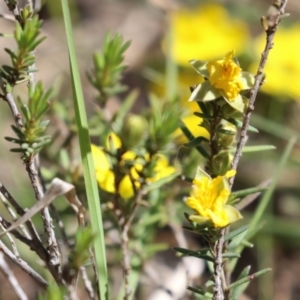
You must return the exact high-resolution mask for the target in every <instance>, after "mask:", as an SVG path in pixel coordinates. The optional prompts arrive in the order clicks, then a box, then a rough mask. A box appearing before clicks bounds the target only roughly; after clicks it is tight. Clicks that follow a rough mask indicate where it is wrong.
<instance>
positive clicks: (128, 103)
mask: <svg viewBox="0 0 300 300" xmlns="http://www.w3.org/2000/svg"><path fill="white" fill-rule="evenodd" d="M137 97H138V91H137V90H133V91H131V92H130V94H129V95H128V96H127V97H126V99H125V100H124V101H123V102H122V104H121V106H120V108H119V110H118V113H117V114H116V116H115V119H114V121H113V124H112V128H113V130H114V131H115V132H116V133H119V132H120V131H121V129H122V126H123V121H124V118H125V116H126V114H127V113H128V112H129V111H130V109H131V108H132V105H133V104H134V103H135V101H136V99H137Z"/></svg>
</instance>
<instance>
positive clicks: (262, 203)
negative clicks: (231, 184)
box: [229, 137, 296, 271]
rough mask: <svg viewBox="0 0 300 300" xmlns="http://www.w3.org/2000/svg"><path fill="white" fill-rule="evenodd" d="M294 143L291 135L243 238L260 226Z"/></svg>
mask: <svg viewBox="0 0 300 300" xmlns="http://www.w3.org/2000/svg"><path fill="white" fill-rule="evenodd" d="M295 143H296V137H292V138H290V140H289V142H288V144H287V146H286V148H285V150H284V153H283V155H282V157H281V159H280V161H279V164H278V167H277V169H276V171H275V175H274V177H273V179H272V181H271V184H270V186H269V188H268V190H267V191H266V192H265V193H264V195H263V197H262V199H261V201H260V203H259V206H258V207H257V209H256V211H255V214H254V216H253V218H252V220H251V222H250V229H249V231H248V232H247V234H246V237H245V239H247V240H248V239H250V238H251V237H253V236H254V235H255V233H256V232H257V230H258V229H259V228H260V226H261V225H260V224H259V222H260V220H261V217H262V215H263V214H264V212H265V209H266V207H267V205H268V203H269V201H270V200H271V197H272V194H273V192H274V190H275V187H276V185H277V183H278V180H279V177H280V175H281V172H282V170H283V168H284V166H285V164H286V162H287V160H288V158H289V156H290V154H291V151H292V149H293V146H294V145H295ZM243 249H244V246H240V247H238V249H237V250H236V252H237V253H241V252H242V251H243ZM236 263H237V260H232V261H231V262H230V265H229V270H231V271H233V270H234V268H235V265H236Z"/></svg>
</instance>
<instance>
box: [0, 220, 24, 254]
mask: <svg viewBox="0 0 300 300" xmlns="http://www.w3.org/2000/svg"><path fill="white" fill-rule="evenodd" d="M0 228H1V230H3V231H4V230H5V229H6V228H5V226H3V224H2V220H1V217H0ZM6 236H7V238H8V240H9V242H10V244H11V248H12V251H13V254H14V256H15V257H16V258H17V259H19V258H20V254H19V251H18V249H17V246H16V243H15V241H14V239H13V238H12V236H11V234H10V233H8V234H7V235H6Z"/></svg>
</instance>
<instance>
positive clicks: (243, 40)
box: [170, 4, 249, 65]
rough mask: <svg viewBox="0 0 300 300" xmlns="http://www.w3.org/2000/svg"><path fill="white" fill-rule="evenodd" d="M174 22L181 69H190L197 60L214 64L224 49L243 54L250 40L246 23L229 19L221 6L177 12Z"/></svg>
mask: <svg viewBox="0 0 300 300" xmlns="http://www.w3.org/2000/svg"><path fill="white" fill-rule="evenodd" d="M170 22H171V24H170V26H171V29H172V36H173V45H172V49H171V55H172V57H173V59H174V61H176V62H177V63H178V64H180V65H188V61H189V60H190V59H193V58H200V57H201V59H203V60H210V59H214V58H216V57H220V56H221V55H222V54H223V53H224V52H223V51H224V49H236V50H237V52H238V53H240V52H242V51H243V50H244V49H245V48H246V47H247V41H248V40H249V31H248V29H247V27H246V25H245V23H243V22H241V21H239V20H237V19H235V18H233V17H232V16H229V14H228V12H227V11H226V9H225V8H224V7H223V6H221V5H218V4H206V5H202V6H199V7H198V8H196V9H193V10H182V9H181V10H178V11H175V12H173V13H172V15H171V21H170ZM220 45H222V46H221V47H220Z"/></svg>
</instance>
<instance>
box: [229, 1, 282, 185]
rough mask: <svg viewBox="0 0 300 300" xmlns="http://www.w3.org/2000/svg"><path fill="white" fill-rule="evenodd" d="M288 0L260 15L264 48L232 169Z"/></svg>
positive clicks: (240, 154)
mask: <svg viewBox="0 0 300 300" xmlns="http://www.w3.org/2000/svg"><path fill="white" fill-rule="evenodd" d="M287 2H288V0H274V3H273V5H272V6H271V7H270V9H269V11H268V14H267V17H262V19H261V21H262V25H263V27H264V29H265V32H266V45H265V49H264V51H263V52H262V54H261V59H260V62H259V66H258V70H257V72H256V77H255V82H254V85H253V87H252V89H251V90H250V97H249V106H248V109H247V111H246V114H245V117H244V121H243V126H242V129H241V134H240V139H239V142H238V145H237V149H236V152H235V154H234V158H233V161H232V169H234V170H236V168H237V165H238V162H239V160H240V157H241V156H242V150H243V147H244V146H245V144H246V141H247V131H248V127H249V123H250V117H251V113H252V111H253V110H254V103H255V100H256V96H257V93H258V90H259V88H260V86H261V85H262V84H263V79H264V73H263V71H264V67H265V65H266V62H267V59H268V56H269V52H270V50H271V49H272V48H273V45H274V43H273V39H274V36H275V33H276V31H277V29H278V25H279V23H280V21H281V19H282V16H283V15H284V14H285V7H286V4H287ZM234 178H235V177H234V176H233V177H231V178H230V179H229V182H230V185H231V186H232V185H233V182H234Z"/></svg>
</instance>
